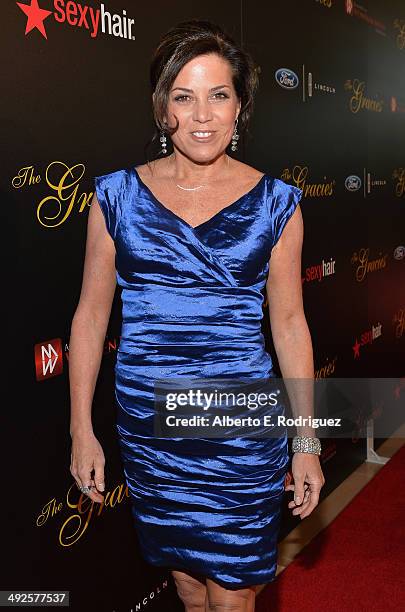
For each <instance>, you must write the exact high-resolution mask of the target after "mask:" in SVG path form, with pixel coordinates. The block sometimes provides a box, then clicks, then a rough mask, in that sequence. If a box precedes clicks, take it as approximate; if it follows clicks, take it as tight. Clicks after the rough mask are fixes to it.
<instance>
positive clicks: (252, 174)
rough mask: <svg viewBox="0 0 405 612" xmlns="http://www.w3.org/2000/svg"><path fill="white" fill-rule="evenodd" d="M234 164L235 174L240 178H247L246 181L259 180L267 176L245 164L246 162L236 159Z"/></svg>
mask: <svg viewBox="0 0 405 612" xmlns="http://www.w3.org/2000/svg"><path fill="white" fill-rule="evenodd" d="M233 163H234V169H235V173H236V174H237V175H238V176H239V177H243V178H245V179H246V181H249V180H251V181H255V180H259V179H260V178H261V177H262V176H263V174H265V172H261V171H260V170H257V168H254V167H253V166H250V165H249V164H245V163H244V162H241V161H239V160H237V159H234V160H233Z"/></svg>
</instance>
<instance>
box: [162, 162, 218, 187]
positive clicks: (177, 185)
mask: <svg viewBox="0 0 405 612" xmlns="http://www.w3.org/2000/svg"><path fill="white" fill-rule="evenodd" d="M227 164H228V166H229V157H227ZM171 179H172V181H173V183H174V184H175V185H176V187H178V188H179V189H182V190H183V191H198V189H202V188H203V187H206V186H207V185H198V186H197V187H183V186H182V185H179V184H178V183H176V182H175V180H174V178H173V177H171Z"/></svg>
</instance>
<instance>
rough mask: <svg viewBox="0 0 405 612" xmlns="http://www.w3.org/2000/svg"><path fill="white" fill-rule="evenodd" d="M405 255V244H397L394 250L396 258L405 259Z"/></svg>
mask: <svg viewBox="0 0 405 612" xmlns="http://www.w3.org/2000/svg"><path fill="white" fill-rule="evenodd" d="M404 257H405V247H404V246H397V248H396V249H395V251H394V259H398V260H400V259H403V258H404Z"/></svg>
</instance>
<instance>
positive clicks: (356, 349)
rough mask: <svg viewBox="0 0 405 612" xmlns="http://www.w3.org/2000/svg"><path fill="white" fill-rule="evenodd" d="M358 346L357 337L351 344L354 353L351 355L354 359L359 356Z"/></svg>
mask: <svg viewBox="0 0 405 612" xmlns="http://www.w3.org/2000/svg"><path fill="white" fill-rule="evenodd" d="M360 346H361V344H359V342H358V340H357V338H356V342H355V344H354V345H353V346H352V349H353V351H354V355H353V357H354V358H355V359H356V357H360Z"/></svg>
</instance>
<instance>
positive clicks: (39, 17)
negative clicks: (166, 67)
mask: <svg viewBox="0 0 405 612" xmlns="http://www.w3.org/2000/svg"><path fill="white" fill-rule="evenodd" d="M17 6H18V7H19V8H20V9H21V10H22V12H23V13H24V14H25V15H26V17H27V24H26V27H25V35H27V34H29V33H30V32H31V31H32V30H34V29H37V30H38V31H39V32H40V33H41V34H42V36H43V37H44V38H46V39H48V36H47V32H46V29H45V20H46V19H47V18H48V17H50V16H51V15H52V16H53V18H54V20H55V21H56V22H57V23H63V24H67V25H68V26H71V27H74V28H84V29H85V30H88V32H89V34H90V36H91V38H96V37H97V36H98V35H99V34H100V32H101V33H102V34H108V35H110V36H115V37H117V38H125V39H127V40H135V34H134V31H133V29H134V24H135V20H134V19H131V18H129V17H127V12H126V10H125V9H123V11H122V14H121V15H119V14H118V13H112V12H111V11H108V10H106V8H105V5H104V4H100V7H99V8H94V7H92V6H87V5H86V4H81V3H79V2H74V1H73V0H67V1H66V0H53V8H54V10H53V11H48V10H46V9H43V8H40V6H39V4H38V0H31V3H30V4H23V3H22V2H17ZM47 23H49V22H47Z"/></svg>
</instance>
